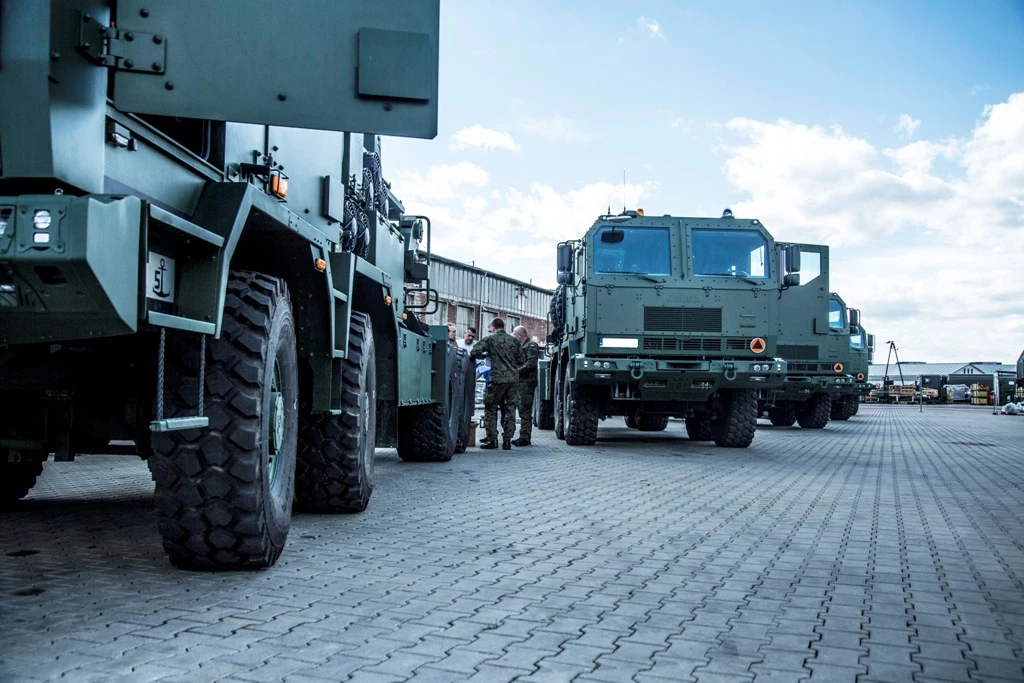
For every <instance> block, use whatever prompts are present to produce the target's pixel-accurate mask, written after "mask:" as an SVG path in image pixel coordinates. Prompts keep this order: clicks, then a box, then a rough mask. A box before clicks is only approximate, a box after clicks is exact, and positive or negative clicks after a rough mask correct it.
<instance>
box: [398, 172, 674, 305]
mask: <svg viewBox="0 0 1024 683" xmlns="http://www.w3.org/2000/svg"><path fill="white" fill-rule="evenodd" d="M469 166H472V165H471V164H470V165H469ZM453 168H454V167H432V168H430V169H427V171H425V172H423V173H406V174H399V175H398V176H396V180H395V183H394V188H395V192H396V194H397V195H398V196H399V197H402V198H403V200H404V201H405V207H406V210H407V211H408V212H410V213H422V214H426V215H428V216H430V218H431V222H432V224H433V230H434V233H433V235H432V246H433V249H434V250H435V251H436V252H437V253H439V254H442V255H444V256H447V257H449V258H454V259H457V260H460V261H465V262H467V263H468V262H474V263H476V265H477V266H480V267H482V268H487V269H489V270H494V271H497V272H499V273H503V274H505V275H509V276H511V277H515V278H519V279H521V280H532V281H533V282H534V283H536V284H538V285H541V286H546V287H554V285H555V261H554V259H555V245H556V244H557V243H558V242H561V241H563V240H567V239H576V238H579V237H582V236H583V234H584V233H585V232H586V231H587V229H588V228H589V227H590V225H591V224H592V223H593V222H594V219H596V218H597V216H598V215H600V214H602V213H605V212H606V211H607V210H608V208H609V206H611V207H614V208H615V210H618V204H617V203H616V202H621V201H622V196H623V186H622V185H621V184H620V183H614V182H596V183H589V184H585V185H581V186H578V187H576V188H572V189H561V188H555V187H552V186H550V185H542V184H540V183H534V184H532V185H530V186H529V187H527V188H515V187H509V188H504V189H499V188H491V187H490V186H489V185H488V184H487V183H484V184H482V185H481V184H476V183H478V182H479V181H480V180H481V177H482V176H480V175H479V174H478V173H475V172H466V171H467V170H466V169H463V170H462V171H459V172H453ZM474 168H476V167H474ZM441 169H444V170H441ZM479 170H480V171H482V169H479ZM438 178H449V179H450V181H449V182H448V183H447V185H446V186H445V187H446V189H448V190H451V191H448V192H442V193H437V192H433V193H431V192H430V188H431V186H432V183H433V182H434V181H435V180H436V179H438ZM453 178H454V179H455V180H457V181H461V182H456V181H452V180H451V179H453ZM469 181H472V182H469ZM657 189H658V186H657V184H656V183H652V182H646V183H639V184H635V183H634V184H627V185H626V186H625V194H626V200H627V201H628V202H630V204H629V205H630V206H631V207H634V206H637V205H638V204H639V203H640V202H642V201H643V200H645V199H647V198H649V197H650V196H651V195H652V194H654V193H655V192H656V191H657ZM456 190H458V191H456ZM639 205H641V206H642V204H639Z"/></svg>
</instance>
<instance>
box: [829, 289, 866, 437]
mask: <svg viewBox="0 0 1024 683" xmlns="http://www.w3.org/2000/svg"><path fill="white" fill-rule="evenodd" d="M830 300H835V304H830V306H838V307H840V308H845V307H846V302H844V301H843V299H842V297H840V296H839V295H838V294H836V293H835V292H833V293H832V294H831V295H830ZM849 311H850V320H854V319H857V320H859V319H860V311H859V310H858V309H853V308H851V309H849ZM849 330H850V346H849V348H848V349H847V354H846V358H845V359H844V360H841V361H840V362H842V363H843V364H844V365H845V366H846V374H847V375H849V376H850V377H852V378H853V379H854V380H855V383H854V384H853V385H852V386H850V385H845V386H843V387H841V388H840V389H839V391H838V394H839V396H838V397H833V399H832V413H831V415H830V418H831V419H833V420H849V419H850V418H851V417H853V416H854V415H856V414H857V412H858V411H859V409H860V401H861V397H863V396H867V395H868V394H869V393H870V392H871V390H872V389H873V388H874V386H873V385H872V384H871V383H870V382H868V372H869V370H870V366H871V362H872V360H873V355H874V351H875V335H873V334H868V333H867V332H866V331H865V330H864V327H863V326H861V325H853V324H851V325H850V327H849Z"/></svg>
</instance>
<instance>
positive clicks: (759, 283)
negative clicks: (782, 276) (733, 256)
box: [701, 273, 764, 285]
mask: <svg viewBox="0 0 1024 683" xmlns="http://www.w3.org/2000/svg"><path fill="white" fill-rule="evenodd" d="M701 276H702V277H735V278H739V279H740V280H743V281H744V282H746V283H748V284H751V285H763V284H764V283H763V282H758V281H757V280H754V279H752V278H749V277H745V276H743V275H738V274H736V273H701Z"/></svg>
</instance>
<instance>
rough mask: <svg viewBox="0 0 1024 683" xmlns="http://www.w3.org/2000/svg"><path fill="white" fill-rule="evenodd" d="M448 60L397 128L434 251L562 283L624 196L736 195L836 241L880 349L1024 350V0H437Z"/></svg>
mask: <svg viewBox="0 0 1024 683" xmlns="http://www.w3.org/2000/svg"><path fill="white" fill-rule="evenodd" d="M439 79H440V80H439V86H440V92H439V105H438V107H439V129H438V135H437V137H436V138H435V139H433V140H411V139H402V138H387V139H385V140H384V141H383V150H382V151H383V155H382V156H383V162H384V172H385V176H386V177H387V178H388V179H389V180H390V181H391V182H392V184H393V188H392V189H393V191H394V192H395V194H396V195H397V196H398V197H399V198H400V199H401V200H402V201H403V202H404V203H405V206H406V210H407V211H409V212H412V213H425V214H427V215H429V216H430V217H431V219H432V223H433V226H434V234H433V238H432V239H433V242H432V244H433V249H434V251H436V252H437V253H439V254H442V255H444V256H447V257H450V258H454V259H458V260H460V261H465V262H472V263H474V264H475V265H477V266H479V267H482V268H487V269H489V270H494V271H497V272H499V273H502V274H505V275H509V276H512V277H516V278H519V279H522V280H529V281H532V282H533V283H535V284H538V285H542V286H545V287H553V286H554V284H555V245H556V244H557V243H558V242H559V241H562V240H566V239H575V238H578V237H580V236H582V235H583V234H584V233H585V232H586V230H587V228H588V227H589V226H590V225H591V224H592V223H593V221H594V220H595V219H596V218H597V216H598V215H599V214H601V213H604V212H605V211H607V209H608V208H609V206H610V207H611V209H612V210H613V211H615V212H617V211H619V210H621V209H622V208H623V205H625V206H626V207H628V208H637V207H640V208H643V209H645V211H646V212H647V213H648V215H652V214H655V215H661V214H672V215H678V216H719V215H721V212H722V210H723V209H724V208H726V207H729V208H732V210H733V212H734V213H735V215H736V216H737V217H740V218H757V219H759V220H761V221H762V222H763V223H764V224H765V226H766V227H767V228H768V230H769V231H771V233H772V234H773V235H774V237H775V238H776V239H777V240H779V241H785V242H809V243H816V244H827V245H829V248H830V255H831V274H830V277H831V281H830V284H831V289H832V290H833V291H836V292H838V293H839V294H840V295H841V296H842V297H843V298H844V299H845V301H846V302H847V304H848V305H850V306H852V307H855V308H859V309H860V310H861V314H862V323H863V325H864V327H865V329H867V330H868V331H869V332H871V333H873V334H875V335H876V340H877V342H878V346H879V349H880V351H882V352H883V353H884V350H883V349H882V348H881V347H882V346H883V344H884V342H886V341H888V340H894V341H895V342H896V344H897V346H898V348H899V354H900V358H901V360H904V361H914V360H916V361H932V362H939V361H949V362H958V361H1002V362H1015V361H1016V359H1017V357H1018V356H1019V355H1020V353H1021V350H1022V349H1024V0H978V2H970V3H967V2H948V1H945V0H931V1H928V2H872V1H867V0H859V1H857V2H850V1H847V2H830V3H807V2H796V1H793V2H763V1H761V2H754V1H750V2H748V1H740V0H735V1H730V2H718V3H713V2H681V1H663V2H659V1H652V2H646V1H643V0H635V1H633V2H611V1H602V0H591V1H589V2H588V1H584V0H578V1H577V0H573V1H569V0H563V1H562V2H558V3H553V2H535V1H534V0H516V2H514V3H510V2H498V1H497V0H442V2H441V42H440V74H439ZM623 172H625V182H623ZM878 355H879V353H877V352H876V357H877V356H878Z"/></svg>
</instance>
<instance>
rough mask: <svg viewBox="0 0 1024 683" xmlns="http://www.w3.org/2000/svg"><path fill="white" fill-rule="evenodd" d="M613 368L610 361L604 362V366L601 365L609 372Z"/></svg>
mask: <svg viewBox="0 0 1024 683" xmlns="http://www.w3.org/2000/svg"><path fill="white" fill-rule="evenodd" d="M611 366H612V364H611V363H609V362H608V361H605V362H604V363H603V364H602V365H601V367H603V368H604V369H605V370H607V369H608V368H610V367H611Z"/></svg>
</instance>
